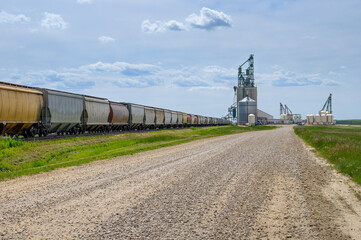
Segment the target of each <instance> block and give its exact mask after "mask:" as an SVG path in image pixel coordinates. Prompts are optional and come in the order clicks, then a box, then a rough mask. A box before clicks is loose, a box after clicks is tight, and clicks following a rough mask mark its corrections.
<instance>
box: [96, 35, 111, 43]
mask: <svg viewBox="0 0 361 240" xmlns="http://www.w3.org/2000/svg"><path fill="white" fill-rule="evenodd" d="M98 40H99V41H100V42H102V43H110V42H114V41H115V39H114V38H112V37H108V36H101V37H98Z"/></svg>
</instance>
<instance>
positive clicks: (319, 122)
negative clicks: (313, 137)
mask: <svg viewBox="0 0 361 240" xmlns="http://www.w3.org/2000/svg"><path fill="white" fill-rule="evenodd" d="M313 120H314V123H315V124H321V123H322V122H321V116H320V114H315V115H314V118H313Z"/></svg>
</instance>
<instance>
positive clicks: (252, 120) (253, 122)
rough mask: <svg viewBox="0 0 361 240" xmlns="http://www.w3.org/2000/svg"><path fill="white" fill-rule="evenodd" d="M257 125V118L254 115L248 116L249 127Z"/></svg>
mask: <svg viewBox="0 0 361 240" xmlns="http://www.w3.org/2000/svg"><path fill="white" fill-rule="evenodd" d="M254 125H256V116H255V115H254V114H252V113H251V114H249V115H248V126H254Z"/></svg>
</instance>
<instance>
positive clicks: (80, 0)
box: [76, 0, 92, 4]
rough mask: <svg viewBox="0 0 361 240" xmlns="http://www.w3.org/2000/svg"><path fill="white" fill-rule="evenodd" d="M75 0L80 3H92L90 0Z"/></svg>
mask: <svg viewBox="0 0 361 240" xmlns="http://www.w3.org/2000/svg"><path fill="white" fill-rule="evenodd" d="M76 1H77V3H80V4H82V3H92V0H76Z"/></svg>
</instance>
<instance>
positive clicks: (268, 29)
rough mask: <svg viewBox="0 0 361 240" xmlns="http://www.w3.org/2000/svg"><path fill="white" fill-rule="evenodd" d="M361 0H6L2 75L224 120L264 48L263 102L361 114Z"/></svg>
mask: <svg viewBox="0 0 361 240" xmlns="http://www.w3.org/2000/svg"><path fill="white" fill-rule="evenodd" d="M360 9H361V1H359V0H345V1H339V0H338V1H334V0H317V1H314V0H312V1H311V0H302V1H301V0H273V1H272V0H271V1H268V0H267V1H266V0H257V1H254V0H239V1H234V0H208V1H205V0H182V1H181V0H153V1H145V0H132V1H125V0H52V1H46V0H32V1H28V0H1V4H0V36H1V37H0V81H3V82H10V83H16V84H23V85H27V86H34V87H44V88H51V89H57V90H63V91H69V92H75V93H80V94H87V95H93V96H98V97H105V98H108V99H110V100H112V101H121V102H133V103H138V104H143V105H149V106H156V107H162V108H167V109H172V110H177V111H183V112H187V113H194V114H200V115H205V116H215V117H221V116H224V115H226V114H227V109H228V107H229V106H230V105H231V104H232V103H233V97H234V92H233V86H235V85H236V84H237V73H238V66H239V65H240V64H242V63H243V62H244V61H245V60H247V59H248V57H249V55H250V54H254V59H255V84H256V85H257V87H258V108H259V109H261V110H263V111H265V112H267V113H270V114H272V115H273V116H274V117H275V118H279V103H280V102H282V103H283V104H287V106H288V107H289V108H290V109H291V110H292V112H293V113H300V114H302V116H303V118H305V117H306V114H316V113H317V112H318V111H319V110H320V109H321V108H322V107H323V105H324V103H325V102H326V100H327V97H328V96H329V94H330V93H332V94H333V113H334V115H335V118H336V119H356V118H358V119H359V118H361V107H360V106H361V93H360V92H361V80H360V77H361V61H360V60H361V14H360Z"/></svg>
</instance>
